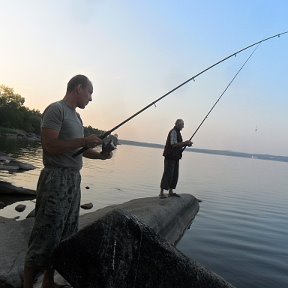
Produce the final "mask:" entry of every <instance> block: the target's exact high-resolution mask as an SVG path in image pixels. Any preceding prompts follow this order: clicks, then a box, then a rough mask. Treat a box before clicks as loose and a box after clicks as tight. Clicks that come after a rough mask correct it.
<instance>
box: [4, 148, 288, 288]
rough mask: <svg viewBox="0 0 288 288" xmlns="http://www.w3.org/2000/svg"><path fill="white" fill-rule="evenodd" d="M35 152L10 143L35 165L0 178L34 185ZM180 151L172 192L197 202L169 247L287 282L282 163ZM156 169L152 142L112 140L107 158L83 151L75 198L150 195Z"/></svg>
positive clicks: (158, 155) (251, 278)
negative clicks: (187, 226)
mask: <svg viewBox="0 0 288 288" xmlns="http://www.w3.org/2000/svg"><path fill="white" fill-rule="evenodd" d="M2 145H3V143H2ZM20 146H21V145H20ZM2 151H3V148H2ZM41 153H42V152H41V149H40V148H37V145H32V144H30V145H28V146H27V145H26V144H25V145H23V147H22V148H21V147H18V148H17V149H14V151H12V154H13V156H15V157H19V158H18V159H20V160H22V161H26V162H29V163H32V164H33V165H35V166H36V167H37V168H36V169H35V170H32V171H27V172H24V173H17V174H16V173H14V174H9V173H5V172H1V171H0V177H1V179H2V180H5V181H10V182H12V184H14V185H17V186H23V187H26V188H30V189H35V188H36V183H37V179H38V176H39V173H40V170H41V168H42V161H41ZM184 153H185V154H184V157H183V159H182V160H181V162H180V178H179V183H178V186H177V192H178V193H190V194H193V195H194V196H195V197H197V198H198V199H201V200H202V202H201V203H200V210H199V213H198V214H197V216H196V218H195V220H194V221H193V223H192V225H191V228H190V229H189V230H187V231H186V233H185V235H184V236H183V238H182V239H181V241H180V242H179V243H178V244H177V248H178V249H179V250H181V251H182V252H183V253H184V254H185V255H187V256H188V257H190V258H191V259H194V260H196V261H197V262H199V263H201V264H202V265H204V266H206V267H207V268H209V269H211V270H213V271H214V272H216V273H217V274H219V275H220V276H222V277H223V278H225V279H226V280H227V281H229V282H230V283H232V284H233V285H234V286H236V287H238V288H241V287H243V288H244V287H252V288H253V287H255V288H256V287H261V288H268V287H269V288H270V287H271V288H274V287H277V288H284V287H285V288H286V287H288V267H287V263H288V252H287V243H288V232H287V220H288V212H287V205H288V193H287V187H288V179H287V168H288V167H287V165H288V164H287V163H283V162H275V161H265V160H257V159H247V158H238V157H235V158H234V157H225V156H217V155H211V154H199V153H192V152H188V151H185V152H184ZM162 169H163V157H162V150H161V149H157V148H145V147H139V146H128V145H120V146H118V149H117V151H116V152H115V153H114V157H113V158H112V159H111V160H108V161H101V160H90V159H85V161H84V167H83V169H82V201H81V202H82V204H84V203H87V202H92V203H93V205H94V207H93V209H92V210H97V209H99V208H103V207H105V206H107V205H111V204H118V203H123V202H126V201H129V200H131V199H135V198H141V197H150V196H156V195H158V194H159V183H160V179H161V176H162ZM24 203H26V204H27V205H28V208H27V210H26V211H25V212H23V213H18V212H16V211H15V209H14V207H15V205H16V204H17V203H15V204H13V205H11V206H9V207H7V208H5V209H3V210H0V216H6V217H15V216H17V215H20V216H21V218H24V217H25V215H26V214H28V212H29V211H30V210H32V209H33V207H34V205H35V204H34V202H33V201H25V202H24ZM90 211H91V210H90ZM85 212H86V211H84V210H82V213H85ZM25 213H26V214H25Z"/></svg>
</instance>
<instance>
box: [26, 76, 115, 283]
mask: <svg viewBox="0 0 288 288" xmlns="http://www.w3.org/2000/svg"><path fill="white" fill-rule="evenodd" d="M92 93H93V86H92V83H91V81H90V80H89V79H88V78H87V77H86V76H84V75H76V76H74V77H73V78H72V79H71V80H70V81H69V82H68V84H67V91H66V94H65V96H64V98H63V100H60V101H58V102H55V103H52V104H50V105H49V106H48V107H47V108H46V110H45V111H44V113H43V115H42V121H41V144H42V148H43V164H44V168H43V170H42V171H41V174H40V176H39V180H38V183H37V199H36V207H35V222H34V226H33V229H32V232H31V236H30V239H29V245H28V250H27V254H26V258H25V265H24V277H23V278H24V284H23V285H24V286H23V287H24V288H32V287H33V283H34V281H35V276H36V274H37V273H39V272H40V271H43V270H44V277H43V283H42V288H51V287H57V285H56V284H55V283H54V269H53V267H52V265H51V256H52V253H53V251H54V249H55V247H56V246H57V245H58V244H59V243H60V241H61V240H63V239H64V238H66V237H68V236H70V235H72V234H73V233H75V232H77V229H78V219H79V207H80V198H81V191H80V183H81V176H80V170H81V168H82V155H78V156H77V157H73V156H72V155H73V154H74V153H75V152H77V151H78V150H79V149H80V148H82V147H87V148H88V149H87V150H86V151H85V152H84V153H83V156H84V157H87V158H90V159H102V160H105V159H110V158H111V157H112V153H111V152H110V153H106V152H105V153H104V152H97V151H95V150H94V149H93V148H94V147H96V146H97V145H100V144H101V143H102V140H101V139H100V138H98V137H97V136H96V135H94V134H92V135H89V136H87V137H84V128H83V124H82V120H81V118H80V115H79V114H78V113H77V112H76V108H80V109H84V108H85V107H86V105H87V104H88V103H89V102H90V101H92Z"/></svg>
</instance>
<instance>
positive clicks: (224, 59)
mask: <svg viewBox="0 0 288 288" xmlns="http://www.w3.org/2000/svg"><path fill="white" fill-rule="evenodd" d="M286 33H288V31H285V32H283V33H279V34H275V35H273V36H270V37H267V38H264V39H262V40H260V41H257V42H255V43H253V44H251V45H248V46H246V47H245V48H242V49H240V50H238V51H236V52H234V53H232V54H231V55H229V56H227V57H225V58H223V59H222V60H220V61H218V62H216V63H215V64H213V65H211V66H209V67H208V68H206V69H204V70H202V71H201V72H199V73H198V74H196V75H194V76H192V77H191V78H189V79H187V80H186V81H184V82H183V83H181V84H180V85H178V86H176V87H175V88H173V89H172V90H170V91H168V92H167V93H166V94H164V95H162V96H161V97H159V98H158V99H156V100H155V101H153V102H151V103H150V104H148V105H147V106H145V107H144V108H142V109H141V110H139V111H138V112H136V113H135V114H133V115H132V116H130V117H128V118H127V119H126V120H124V121H123V122H121V123H120V124H118V125H116V126H115V127H114V128H112V129H111V130H109V131H107V132H105V133H104V134H102V135H101V136H99V138H100V139H105V138H106V137H107V136H109V135H110V134H111V133H112V132H113V131H114V130H116V129H118V128H119V127H120V126H122V125H124V124H125V123H127V122H128V121H130V120H131V119H132V118H134V117H135V116H137V115H139V114H140V113H142V112H143V111H145V110H146V109H148V108H149V107H151V106H152V105H154V106H155V104H156V103H157V102H158V101H160V100H161V99H163V98H164V97H166V96H168V95H169V94H171V93H172V92H174V91H176V90H177V89H179V88H180V87H182V86H184V85H185V84H187V83H188V82H190V81H191V80H193V81H194V80H195V78H197V77H198V76H200V75H201V74H203V73H205V72H207V71H208V70H210V69H212V68H213V67H215V66H217V65H219V64H220V63H222V62H224V61H226V60H228V59H229V58H231V57H233V56H236V55H237V54H239V53H241V52H243V51H245V50H247V49H249V48H251V47H253V46H255V45H258V44H260V43H262V42H265V41H268V40H270V39H273V38H275V37H280V36H281V35H284V34H286ZM102 148H103V147H102ZM87 149H89V148H88V147H83V148H81V149H80V150H79V151H77V152H76V153H74V154H73V157H76V156H78V155H80V154H82V153H83V152H84V151H86V150H87Z"/></svg>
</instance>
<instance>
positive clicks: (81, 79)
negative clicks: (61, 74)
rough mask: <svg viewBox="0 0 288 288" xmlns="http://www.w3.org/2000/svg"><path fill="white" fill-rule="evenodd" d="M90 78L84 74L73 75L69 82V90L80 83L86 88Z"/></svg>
mask: <svg viewBox="0 0 288 288" xmlns="http://www.w3.org/2000/svg"><path fill="white" fill-rule="evenodd" d="M89 82H90V80H89V79H88V77H86V76H84V75H76V76H74V77H72V78H71V79H70V80H69V82H68V84H67V92H72V91H73V90H74V89H75V88H76V87H77V86H78V85H79V84H81V85H82V87H83V88H85V87H86V86H87V85H88V83H89Z"/></svg>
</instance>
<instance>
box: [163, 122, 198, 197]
mask: <svg viewBox="0 0 288 288" xmlns="http://www.w3.org/2000/svg"><path fill="white" fill-rule="evenodd" d="M183 128H184V121H183V120H182V119H177V120H176V122H175V126H174V128H173V129H172V130H170V132H169V133H168V137H167V140H166V145H165V148H164V152H163V156H164V157H165V158H164V172H163V176H162V179H161V184H160V188H161V190H160V194H159V198H160V199H163V198H166V195H165V194H164V191H163V190H169V193H168V196H176V197H179V195H178V194H176V193H174V192H173V189H175V188H176V185H177V182H178V177H179V160H180V159H181V158H182V151H183V150H182V149H183V147H185V146H189V147H190V146H192V142H191V141H190V140H187V141H184V142H183V139H182V135H181V132H180V131H181V130H182V129H183Z"/></svg>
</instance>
